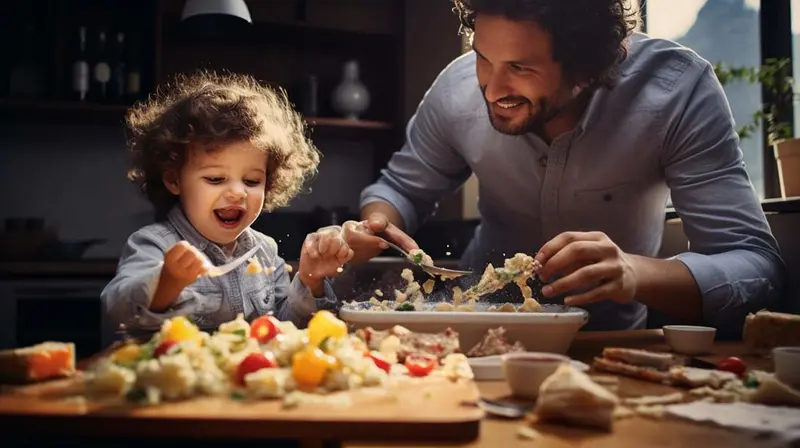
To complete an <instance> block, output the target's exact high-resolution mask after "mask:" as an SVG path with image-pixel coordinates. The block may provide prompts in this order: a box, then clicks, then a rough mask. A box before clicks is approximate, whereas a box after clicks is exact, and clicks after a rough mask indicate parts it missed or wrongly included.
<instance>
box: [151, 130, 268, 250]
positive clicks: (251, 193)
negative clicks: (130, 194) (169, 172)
mask: <svg viewBox="0 0 800 448" xmlns="http://www.w3.org/2000/svg"><path fill="white" fill-rule="evenodd" d="M266 169H267V155H266V154H265V153H264V152H262V151H259V150H257V149H256V148H254V147H253V145H252V144H250V143H249V142H237V143H232V144H228V145H225V146H222V147H221V148H220V149H218V150H216V151H212V152H209V151H204V150H202V149H192V150H190V151H189V154H188V157H187V161H186V164H185V165H184V167H183V168H182V169H181V171H180V173H179V174H178V176H171V177H170V176H166V177H165V178H164V184H165V185H166V186H167V188H168V189H169V190H170V191H171V192H172V193H173V194H175V195H178V196H180V200H181V205H182V206H183V211H184V213H186V217H187V218H188V219H189V221H190V222H191V223H192V225H193V226H194V227H195V228H196V229H197V230H198V231H199V232H200V234H202V235H203V236H204V237H205V238H206V239H208V240H209V241H213V242H215V243H217V244H221V245H226V244H230V243H233V242H234V241H236V238H238V237H239V235H241V234H242V232H243V231H244V230H245V229H246V228H247V227H249V226H250V224H252V223H253V221H255V220H256V218H257V217H258V215H259V213H260V212H261V208H262V206H263V204H264V194H265V192H264V189H265V182H266ZM176 177H177V178H176Z"/></svg>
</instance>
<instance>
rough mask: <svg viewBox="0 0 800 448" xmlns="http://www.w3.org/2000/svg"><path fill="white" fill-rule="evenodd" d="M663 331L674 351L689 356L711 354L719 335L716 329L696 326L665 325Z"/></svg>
mask: <svg viewBox="0 0 800 448" xmlns="http://www.w3.org/2000/svg"><path fill="white" fill-rule="evenodd" d="M662 330H664V337H665V338H666V340H667V344H668V345H669V346H670V348H672V350H673V351H675V352H677V353H681V354H684V355H689V356H694V355H702V354H705V353H709V352H710V351H711V348H712V347H713V346H714V338H715V337H716V335H717V329H716V328H713V327H699V326H695V325H665V326H664V327H663V328H662Z"/></svg>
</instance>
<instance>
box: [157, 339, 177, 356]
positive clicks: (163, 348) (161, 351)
mask: <svg viewBox="0 0 800 448" xmlns="http://www.w3.org/2000/svg"><path fill="white" fill-rule="evenodd" d="M177 344H178V341H164V342H162V343H160V344H158V347H156V349H155V350H153V358H159V357H161V356H162V355H166V354H167V352H168V351H169V349H171V348H172V347H174V346H175V345H177Z"/></svg>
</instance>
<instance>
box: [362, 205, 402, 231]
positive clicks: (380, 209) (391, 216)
mask: <svg viewBox="0 0 800 448" xmlns="http://www.w3.org/2000/svg"><path fill="white" fill-rule="evenodd" d="M373 213H381V214H383V215H384V216H386V219H387V220H389V223H391V224H394V225H395V227H397V228H398V229H400V230H402V231H405V229H406V227H405V223H404V222H403V216H402V215H400V212H399V211H398V210H397V209H396V208H394V206H393V205H392V204H390V203H388V202H384V201H376V202H371V203H369V204H367V205H365V206H364V207H363V208H362V209H361V219H362V220H364V219H369V216H370V215H371V214H373Z"/></svg>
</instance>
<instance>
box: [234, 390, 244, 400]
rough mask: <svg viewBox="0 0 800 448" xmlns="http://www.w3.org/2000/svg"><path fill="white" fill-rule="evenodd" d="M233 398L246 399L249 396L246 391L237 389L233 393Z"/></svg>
mask: <svg viewBox="0 0 800 448" xmlns="http://www.w3.org/2000/svg"><path fill="white" fill-rule="evenodd" d="M231 398H232V399H234V400H244V399H245V398H247V395H245V394H244V392H242V391H240V390H235V391H233V392H232V393H231Z"/></svg>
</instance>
